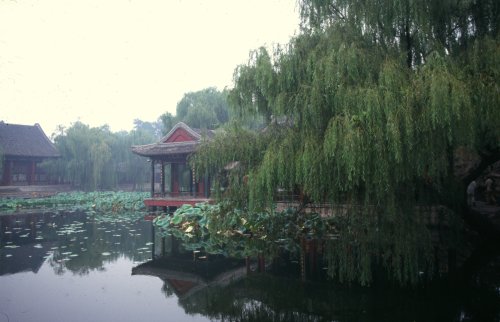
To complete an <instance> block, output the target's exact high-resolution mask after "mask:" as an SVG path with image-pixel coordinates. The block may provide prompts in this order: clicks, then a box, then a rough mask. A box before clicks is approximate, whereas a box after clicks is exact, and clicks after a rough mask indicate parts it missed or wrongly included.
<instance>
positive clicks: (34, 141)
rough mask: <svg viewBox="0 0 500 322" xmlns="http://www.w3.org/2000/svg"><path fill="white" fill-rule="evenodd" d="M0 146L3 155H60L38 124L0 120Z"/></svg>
mask: <svg viewBox="0 0 500 322" xmlns="http://www.w3.org/2000/svg"><path fill="white" fill-rule="evenodd" d="M0 148H1V149H2V153H3V155H5V156H11V157H35V158H54V157H60V156H61V155H60V154H59V152H58V151H57V149H56V147H55V146H54V144H53V143H52V142H51V141H50V140H49V138H48V137H47V136H46V135H45V133H44V132H43V130H42V128H41V127H40V125H39V124H38V123H37V124H35V125H20V124H9V123H5V122H3V121H1V122H0Z"/></svg>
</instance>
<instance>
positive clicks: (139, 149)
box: [132, 141, 199, 157]
mask: <svg viewBox="0 0 500 322" xmlns="http://www.w3.org/2000/svg"><path fill="white" fill-rule="evenodd" d="M198 144H199V142H198V141H187V142H171V143H153V144H147V145H135V146H132V152H134V153H135V154H138V155H142V156H145V157H152V156H161V155H177V154H188V153H192V152H194V151H195V150H196V146H197V145H198Z"/></svg>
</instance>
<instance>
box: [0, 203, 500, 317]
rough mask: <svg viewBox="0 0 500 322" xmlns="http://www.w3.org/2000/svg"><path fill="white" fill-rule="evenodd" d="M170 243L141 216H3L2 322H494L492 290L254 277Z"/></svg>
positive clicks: (281, 272) (289, 274)
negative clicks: (401, 287)
mask: <svg viewBox="0 0 500 322" xmlns="http://www.w3.org/2000/svg"><path fill="white" fill-rule="evenodd" d="M176 243H178V242H176V241H175V240H174V239H167V240H165V239H164V238H163V237H160V236H157V235H156V234H155V232H154V230H153V226H152V224H151V222H150V221H148V220H147V218H145V217H144V214H140V213H138V214H124V215H116V214H115V215H108V216H104V215H86V214H85V213H79V212H73V213H71V212H58V213H40V214H16V215H2V216H0V322H3V321H9V322H13V321H23V322H29V321H37V322H40V321H140V320H144V321H148V322H149V321H476V320H477V321H500V313H499V310H500V309H499V308H500V301H499V299H500V294H499V289H498V287H496V288H495V287H493V288H492V287H485V288H467V289H465V288H453V289H450V288H449V287H445V288H432V289H429V288H426V289H417V290H415V289H414V290H406V291H405V290H398V289H393V288H388V287H378V286H375V287H372V288H358V287H347V286H341V285H335V284H332V283H330V282H327V281H324V280H322V279H316V280H314V281H312V280H311V281H301V279H300V278H298V277H299V275H300V274H299V273H298V271H297V269H296V267H295V268H294V266H293V263H291V265H290V266H287V267H285V268H279V267H274V268H269V271H268V272H267V273H256V272H253V271H252V269H251V268H250V270H248V267H247V266H246V263H245V262H244V261H241V260H236V259H224V258H220V257H212V258H207V257H206V256H205V254H202V253H193V252H187V251H183V250H182V245H178V244H176ZM159 254H162V255H163V256H159ZM496 267H498V266H496ZM271 273H274V274H271Z"/></svg>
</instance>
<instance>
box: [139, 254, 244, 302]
mask: <svg viewBox="0 0 500 322" xmlns="http://www.w3.org/2000/svg"><path fill="white" fill-rule="evenodd" d="M246 272H247V269H246V266H245V265H244V263H243V262H242V261H238V260H233V259H227V258H217V259H213V260H203V261H200V260H193V258H190V257H188V256H185V254H184V255H179V256H169V257H161V258H159V259H154V260H151V261H149V262H146V263H143V264H141V265H139V266H137V267H134V268H133V269H132V275H150V276H156V277H159V278H160V279H161V280H163V281H164V283H165V286H166V287H167V288H168V289H171V290H172V291H173V292H174V293H175V295H176V296H177V297H178V298H179V299H187V298H189V297H190V296H192V295H193V294H195V293H197V292H198V291H200V290H202V289H205V288H207V287H213V286H218V287H225V286H227V285H229V284H230V283H231V282H233V281H236V280H238V279H240V278H242V277H243V276H245V275H246Z"/></svg>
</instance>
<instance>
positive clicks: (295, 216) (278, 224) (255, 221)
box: [153, 202, 332, 258]
mask: <svg viewBox="0 0 500 322" xmlns="http://www.w3.org/2000/svg"><path fill="white" fill-rule="evenodd" d="M153 224H154V225H155V226H156V227H158V228H160V234H164V235H173V236H174V237H176V238H178V239H180V240H181V241H182V242H183V245H184V247H185V248H186V249H188V250H203V251H205V252H207V253H209V254H222V255H225V256H231V257H236V258H243V257H246V256H256V255H265V256H268V257H274V256H276V255H277V254H278V253H279V252H280V251H282V250H287V251H289V252H292V253H298V252H299V251H300V241H301V238H303V237H307V236H313V237H315V238H318V237H321V236H323V235H324V234H325V233H326V232H327V231H329V230H331V229H332V227H330V226H329V224H328V223H327V222H326V221H325V220H324V219H323V218H321V217H320V216H319V215H318V214H304V213H298V212H296V211H294V210H292V209H287V210H285V211H281V212H275V211H269V212H267V211H263V212H258V213H256V212H249V211H246V210H241V209H235V208H234V206H232V205H231V204H230V203H229V202H221V203H218V204H214V205H210V204H206V203H199V204H196V205H194V206H191V205H183V206H182V207H180V208H178V209H177V210H176V211H175V212H174V213H173V214H172V215H169V214H162V215H159V216H157V217H156V218H155V219H154V220H153Z"/></svg>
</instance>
